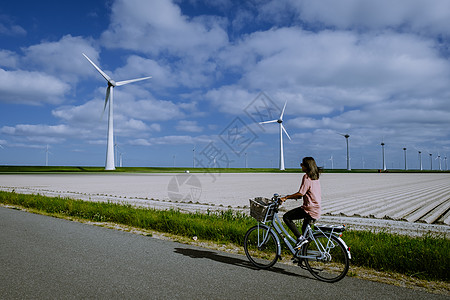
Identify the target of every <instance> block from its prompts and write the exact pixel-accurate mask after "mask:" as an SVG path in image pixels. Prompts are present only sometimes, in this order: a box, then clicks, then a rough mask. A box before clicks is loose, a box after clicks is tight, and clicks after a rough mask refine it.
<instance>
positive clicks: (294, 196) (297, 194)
mask: <svg viewBox="0 0 450 300" xmlns="http://www.w3.org/2000/svg"><path fill="white" fill-rule="evenodd" d="M301 197H303V195H302V194H300V193H299V192H297V193H294V194H292V195H287V196H285V197H281V198H280V200H281V202H284V201H286V200H287V199H300V198H301Z"/></svg>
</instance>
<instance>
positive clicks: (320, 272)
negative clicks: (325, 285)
mask: <svg viewBox="0 0 450 300" xmlns="http://www.w3.org/2000/svg"><path fill="white" fill-rule="evenodd" d="M314 238H315V241H314V240H312V241H310V242H308V243H307V244H306V245H304V246H303V250H302V255H304V256H310V257H315V258H314V259H311V258H309V259H305V264H306V267H307V269H308V270H309V272H310V273H311V274H312V275H313V276H314V277H316V278H317V279H319V280H321V281H325V282H336V281H339V280H341V279H342V278H344V277H345V275H346V274H347V272H348V268H349V258H348V253H347V249H345V246H344V245H343V244H342V243H341V242H340V241H339V239H338V238H337V237H336V236H334V235H331V238H329V237H328V236H325V235H323V234H322V233H315V234H314Z"/></svg>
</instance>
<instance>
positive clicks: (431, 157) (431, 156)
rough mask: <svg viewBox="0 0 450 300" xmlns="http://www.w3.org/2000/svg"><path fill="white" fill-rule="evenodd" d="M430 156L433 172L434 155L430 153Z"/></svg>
mask: <svg viewBox="0 0 450 300" xmlns="http://www.w3.org/2000/svg"><path fill="white" fill-rule="evenodd" d="M428 154H429V155H430V170H433V153H428Z"/></svg>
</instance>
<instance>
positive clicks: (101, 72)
mask: <svg viewBox="0 0 450 300" xmlns="http://www.w3.org/2000/svg"><path fill="white" fill-rule="evenodd" d="M82 54H83V55H84V57H86V59H87V60H88V61H89V62H90V63H91V65H93V66H94V68H95V69H96V70H97V71H98V72H99V73H100V74H101V75H102V76H103V78H105V79H106V81H108V82H110V81H111V77H109V76H108V75H106V73H105V72H103V71H102V70H101V69H100V68H99V67H97V65H96V64H94V62H93V61H92V60H90V59H89V57H87V55H86V54H84V53H82Z"/></svg>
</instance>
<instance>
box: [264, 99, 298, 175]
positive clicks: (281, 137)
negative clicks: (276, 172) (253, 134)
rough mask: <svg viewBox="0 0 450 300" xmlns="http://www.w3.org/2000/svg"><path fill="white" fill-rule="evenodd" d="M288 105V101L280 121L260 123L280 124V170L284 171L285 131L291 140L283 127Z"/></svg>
mask: <svg viewBox="0 0 450 300" xmlns="http://www.w3.org/2000/svg"><path fill="white" fill-rule="evenodd" d="M286 104H287V101H286V102H285V103H284V106H283V110H282V111H281V115H280V117H279V118H278V120H271V121H265V122H260V123H259V124H267V123H275V122H277V123H278V124H280V166H279V167H280V170H284V169H285V168H284V153H283V131H284V133H285V134H286V136H287V137H288V138H289V139H291V137H290V136H289V134H288V133H287V131H286V129H285V128H284V126H283V115H284V110H285V109H286Z"/></svg>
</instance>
